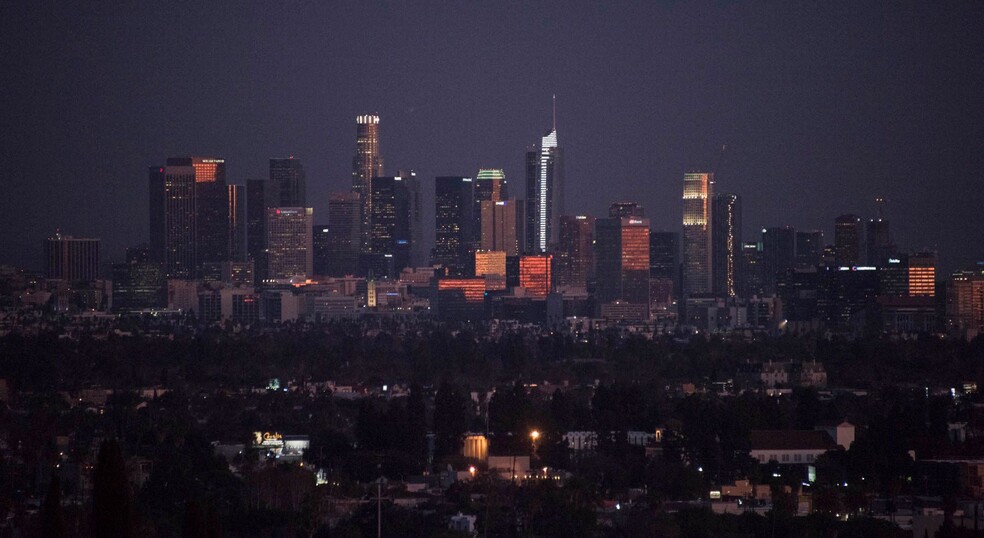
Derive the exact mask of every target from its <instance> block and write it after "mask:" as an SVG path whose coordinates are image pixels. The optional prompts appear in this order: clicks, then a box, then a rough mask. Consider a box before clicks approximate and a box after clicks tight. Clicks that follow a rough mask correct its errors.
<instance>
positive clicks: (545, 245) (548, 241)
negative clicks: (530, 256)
mask: <svg viewBox="0 0 984 538" xmlns="http://www.w3.org/2000/svg"><path fill="white" fill-rule="evenodd" d="M563 214H564V152H563V150H562V149H561V148H560V147H559V146H558V144H557V109H556V98H555V99H554V123H553V128H552V129H551V130H550V131H549V132H548V133H547V134H546V135H544V136H543V138H542V139H541V140H540V148H539V150H537V149H536V148H531V149H530V150H529V151H528V152H527V153H526V221H527V232H526V240H527V241H528V244H529V248H528V249H527V250H528V251H529V252H531V253H537V252H546V251H547V249H549V248H550V247H551V246H553V245H556V244H557V241H558V240H559V233H560V216H561V215H563Z"/></svg>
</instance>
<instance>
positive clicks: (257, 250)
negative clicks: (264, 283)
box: [246, 179, 280, 281]
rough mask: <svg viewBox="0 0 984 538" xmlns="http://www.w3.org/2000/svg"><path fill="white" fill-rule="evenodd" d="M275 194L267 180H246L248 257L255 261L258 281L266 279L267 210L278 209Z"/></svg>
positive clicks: (254, 265)
mask: <svg viewBox="0 0 984 538" xmlns="http://www.w3.org/2000/svg"><path fill="white" fill-rule="evenodd" d="M274 195H276V196H277V197H279V196H280V193H279V191H278V192H276V193H275V192H274V189H273V188H272V186H271V184H270V182H269V181H267V180H265V179H247V180H246V257H247V259H249V260H253V270H254V273H255V276H256V280H257V281H261V280H263V279H264V278H265V277H266V269H267V261H266V248H267V247H266V240H267V229H266V225H267V209H268V208H271V207H276V205H277V202H276V201H275V200H276V199H275V197H274Z"/></svg>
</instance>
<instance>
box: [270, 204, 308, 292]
mask: <svg viewBox="0 0 984 538" xmlns="http://www.w3.org/2000/svg"><path fill="white" fill-rule="evenodd" d="M313 213H314V212H313V210H312V209H311V208H309V207H271V208H268V209H267V226H266V229H267V240H266V243H267V278H271V279H285V278H295V277H306V276H308V275H310V274H312V273H313V272H314V248H313V245H312V241H311V230H312V229H313V223H312V217H313Z"/></svg>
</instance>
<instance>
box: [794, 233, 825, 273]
mask: <svg viewBox="0 0 984 538" xmlns="http://www.w3.org/2000/svg"><path fill="white" fill-rule="evenodd" d="M823 247H824V243H823V232H822V231H820V230H809V231H801V232H796V266H797V267H816V266H818V265H820V264H821V263H823Z"/></svg>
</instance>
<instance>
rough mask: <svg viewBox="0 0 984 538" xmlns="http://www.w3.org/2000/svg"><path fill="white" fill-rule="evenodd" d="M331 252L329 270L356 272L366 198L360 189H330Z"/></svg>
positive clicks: (340, 274) (339, 273) (338, 274)
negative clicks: (363, 205)
mask: <svg viewBox="0 0 984 538" xmlns="http://www.w3.org/2000/svg"><path fill="white" fill-rule="evenodd" d="M327 241H328V247H327V249H328V252H327V254H326V258H327V259H326V260H325V263H326V264H327V269H326V272H325V274H326V275H328V276H333V277H343V276H346V275H356V274H358V272H359V253H360V252H361V250H362V201H361V200H360V199H359V193H356V192H331V193H328V237H327Z"/></svg>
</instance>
